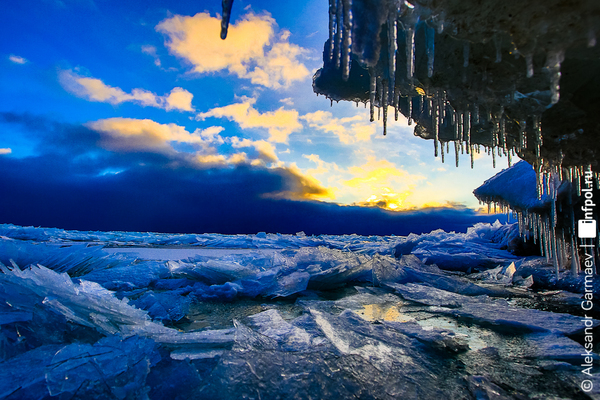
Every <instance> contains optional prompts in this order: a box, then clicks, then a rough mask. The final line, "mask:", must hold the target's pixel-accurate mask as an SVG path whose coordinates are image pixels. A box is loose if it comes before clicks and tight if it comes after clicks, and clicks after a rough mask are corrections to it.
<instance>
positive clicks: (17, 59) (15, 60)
mask: <svg viewBox="0 0 600 400" xmlns="http://www.w3.org/2000/svg"><path fill="white" fill-rule="evenodd" d="M8 59H9V60H10V61H11V62H13V63H15V64H26V63H27V62H28V61H27V59H26V58H23V57H20V56H16V55H14V54H11V55H10V56H8Z"/></svg>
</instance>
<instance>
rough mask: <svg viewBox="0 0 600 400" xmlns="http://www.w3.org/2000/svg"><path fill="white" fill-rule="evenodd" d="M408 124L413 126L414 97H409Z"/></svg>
mask: <svg viewBox="0 0 600 400" xmlns="http://www.w3.org/2000/svg"><path fill="white" fill-rule="evenodd" d="M408 124H409V125H410V124H412V97H408Z"/></svg>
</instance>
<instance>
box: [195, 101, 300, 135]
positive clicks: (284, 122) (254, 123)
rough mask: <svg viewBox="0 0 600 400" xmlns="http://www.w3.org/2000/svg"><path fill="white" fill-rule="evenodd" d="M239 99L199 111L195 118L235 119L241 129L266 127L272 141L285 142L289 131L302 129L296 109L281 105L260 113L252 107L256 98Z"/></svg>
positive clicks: (200, 119)
mask: <svg viewBox="0 0 600 400" xmlns="http://www.w3.org/2000/svg"><path fill="white" fill-rule="evenodd" d="M241 100H242V102H241V103H234V104H230V105H227V106H224V107H218V108H213V109H212V110H209V111H207V112H205V113H199V114H198V115H197V116H196V120H199V121H202V120H205V119H206V118H209V117H214V118H227V119H229V120H230V121H235V122H236V123H237V124H238V125H239V126H240V127H241V128H242V129H266V130H267V131H268V132H269V135H270V137H269V141H270V142H274V143H287V141H288V136H289V135H290V134H291V133H293V132H296V131H299V130H300V129H302V124H301V123H300V121H299V120H298V119H299V115H298V111H296V110H285V109H283V107H281V108H279V109H277V110H276V111H268V112H265V113H260V112H259V111H257V110H256V109H255V108H254V107H253V105H254V103H256V99H252V98H248V97H243V98H242V99H241Z"/></svg>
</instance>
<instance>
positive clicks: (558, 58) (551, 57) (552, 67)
mask: <svg viewBox="0 0 600 400" xmlns="http://www.w3.org/2000/svg"><path fill="white" fill-rule="evenodd" d="M564 59H565V52H564V51H562V50H559V51H550V52H548V56H547V59H546V68H547V70H548V72H549V73H550V92H551V93H552V104H556V103H558V100H559V98H560V75H561V73H560V64H561V63H562V62H563V61H564Z"/></svg>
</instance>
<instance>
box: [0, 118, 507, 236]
mask: <svg viewBox="0 0 600 400" xmlns="http://www.w3.org/2000/svg"><path fill="white" fill-rule="evenodd" d="M2 119H3V120H4V122H5V123H6V122H10V123H15V122H18V123H20V124H22V125H25V126H27V127H28V128H29V129H28V130H29V131H30V132H32V135H33V136H35V137H36V138H37V139H38V141H39V143H40V145H39V149H40V155H38V156H35V157H27V158H16V157H10V156H2V157H0V188H1V189H0V190H1V192H2V195H1V196H0V223H13V224H17V225H33V226H43V227H58V228H64V229H78V230H103V231H107V230H121V231H124V230H126V231H154V232H173V233H209V232H210V233H227V234H235V233H256V232H260V231H264V232H273V233H275V232H279V233H295V232H298V231H304V232H306V233H307V234H350V233H357V234H362V235H390V234H395V235H407V234H409V233H411V232H414V233H422V232H429V231H431V230H434V229H440V228H441V229H444V230H447V231H451V230H454V231H463V232H464V231H466V229H467V227H469V226H472V225H473V224H475V223H476V222H483V221H485V222H493V221H494V220H495V219H496V218H498V217H497V216H486V215H478V214H476V213H475V212H474V211H472V210H469V209H448V208H446V209H444V208H440V209H425V210H420V211H412V212H390V211H385V210H382V209H378V208H365V207H350V206H339V205H336V204H331V203H324V202H315V201H292V200H281V199H273V198H268V197H265V196H264V194H266V193H274V192H280V191H286V190H289V189H290V188H293V187H294V186H297V185H298V183H297V182H296V180H297V179H298V177H297V176H295V175H294V174H292V173H290V172H289V171H287V170H282V169H279V170H268V169H266V168H256V167H250V166H241V167H237V168H212V169H204V170H201V169H197V168H192V167H190V166H186V165H181V164H177V165H174V164H173V160H172V159H168V158H165V157H164V156H161V155H156V154H149V153H135V154H132V153H129V154H116V153H111V152H107V151H103V150H99V149H98V147H96V146H95V141H96V140H97V134H96V133H95V132H93V131H89V130H88V129H86V128H83V127H80V126H72V125H62V124H57V123H44V122H42V121H37V120H36V119H35V118H32V117H30V116H29V117H27V116H25V117H23V116H21V117H19V118H17V116H14V115H8V116H7V114H5V115H4V116H3V118H2ZM17 120H18V121H17ZM42 149H43V151H42ZM107 168H115V169H125V171H123V172H121V173H118V174H113V173H108V174H105V175H101V174H100V172H101V171H105V170H106V169H107Z"/></svg>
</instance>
